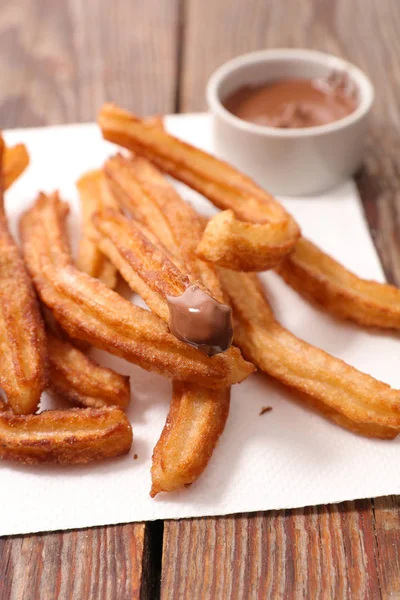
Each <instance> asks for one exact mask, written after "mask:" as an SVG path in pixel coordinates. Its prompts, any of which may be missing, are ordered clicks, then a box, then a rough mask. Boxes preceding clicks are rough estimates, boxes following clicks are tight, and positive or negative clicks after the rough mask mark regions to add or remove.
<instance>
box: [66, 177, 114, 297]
mask: <svg viewBox="0 0 400 600" xmlns="http://www.w3.org/2000/svg"><path fill="white" fill-rule="evenodd" d="M76 186H77V188H78V191H79V197H80V202H81V210H82V237H81V240H80V243H79V251H78V258H77V260H76V266H77V267H78V269H80V270H81V271H83V272H84V273H87V274H88V275H90V276H91V277H96V278H97V279H100V281H102V282H103V283H105V285H106V286H107V287H109V288H110V289H114V288H115V286H116V285H117V271H116V269H115V267H114V265H112V264H111V263H110V261H109V260H107V258H106V257H105V256H104V254H103V253H102V252H101V251H100V250H99V248H98V245H97V239H96V238H97V236H96V230H95V228H94V227H93V224H92V217H93V215H94V214H95V213H97V212H101V211H102V210H104V208H106V207H112V208H115V209H117V208H118V203H117V201H116V200H115V199H114V197H113V195H112V194H111V192H110V191H109V189H108V186H107V182H106V180H105V177H104V175H103V173H102V171H90V172H89V173H85V175H83V176H82V177H81V178H80V179H79V180H78V181H77V183H76Z"/></svg>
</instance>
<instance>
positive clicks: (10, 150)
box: [3, 144, 29, 190]
mask: <svg viewBox="0 0 400 600" xmlns="http://www.w3.org/2000/svg"><path fill="white" fill-rule="evenodd" d="M28 165H29V154H28V151H27V149H26V147H25V146H24V144H17V145H16V146H12V147H6V148H5V151H4V164H3V177H4V189H5V190H7V189H8V188H9V187H10V186H11V185H12V184H13V183H14V181H15V180H16V179H18V177H19V176H20V175H22V173H23V172H24V171H25V169H26V167H27V166H28Z"/></svg>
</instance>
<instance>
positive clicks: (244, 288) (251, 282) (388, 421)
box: [221, 270, 400, 439]
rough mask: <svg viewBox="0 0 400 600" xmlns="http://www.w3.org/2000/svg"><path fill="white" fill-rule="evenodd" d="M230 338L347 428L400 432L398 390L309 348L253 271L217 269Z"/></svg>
mask: <svg viewBox="0 0 400 600" xmlns="http://www.w3.org/2000/svg"><path fill="white" fill-rule="evenodd" d="M221 276H222V282H223V285H224V287H225V290H226V291H227V293H228V295H229V298H230V300H231V303H232V307H233V310H234V317H235V342H236V343H237V344H238V345H239V347H240V348H241V349H242V352H243V353H244V355H245V356H246V357H247V358H248V359H249V360H251V361H252V362H254V364H255V365H256V366H257V367H258V368H259V369H261V370H262V371H264V372H265V373H267V374H268V375H270V376H271V377H274V378H275V379H278V380H279V381H280V382H282V383H283V384H284V385H286V386H288V387H289V388H290V389H291V390H295V391H296V392H297V395H299V396H300V398H301V399H304V400H306V401H307V402H308V403H309V404H311V405H312V406H314V407H315V408H317V409H318V410H319V411H320V412H322V413H323V414H324V415H325V416H327V417H328V418H330V419H331V420H333V421H335V422H337V423H339V424H340V425H342V426H344V427H347V428H348V429H350V430H351V431H354V432H356V433H361V434H363V435H366V436H370V437H377V438H383V439H391V438H394V437H396V435H397V434H398V433H399V431H400V391H399V390H394V389H392V388H391V387H390V386H388V385H387V384H385V383H382V382H381V381H378V380H376V379H374V378H373V377H371V376H370V375H366V374H365V373H361V372H360V371H358V370H357V369H355V368H354V367H351V366H350V365H348V364H346V363H345V362H343V361H342V360H340V359H338V358H334V357H333V356H330V355H329V354H327V353H326V352H324V351H323V350H320V349H319V348H316V347H315V346H311V344H307V343H306V342H303V341H302V340H300V339H298V338H297V337H295V336H294V335H293V334H291V333H290V332H289V331H287V330H286V329H284V328H283V327H282V326H281V325H280V324H279V323H278V322H277V321H276V319H275V317H274V315H273V313H272V310H271V307H270V306H269V303H268V301H267V299H266V297H265V295H264V293H263V290H262V287H261V284H260V282H259V280H258V279H257V277H256V276H255V275H251V274H246V273H233V272H229V271H225V270H222V271H221Z"/></svg>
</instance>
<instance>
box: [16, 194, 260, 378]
mask: <svg viewBox="0 0 400 600" xmlns="http://www.w3.org/2000/svg"><path fill="white" fill-rule="evenodd" d="M65 213H66V210H65V205H64V204H63V203H61V202H60V201H58V199H57V198H51V197H45V196H42V197H40V198H39V199H38V201H37V202H36V204H35V205H34V207H33V208H31V209H30V210H29V211H27V212H26V213H25V214H24V215H23V217H22V219H21V222H20V230H21V239H22V243H23V250H24V255H25V260H26V263H27V266H28V269H29V271H30V273H31V275H32V277H33V280H34V283H35V286H36V289H37V292H38V294H39V296H40V298H41V300H42V302H43V303H44V304H46V305H47V306H48V307H49V308H50V309H51V310H52V312H53V315H54V317H55V318H56V320H57V321H58V322H59V323H60V325H61V326H62V327H63V329H64V330H65V331H66V332H67V333H68V335H70V336H71V337H72V338H77V339H82V340H84V341H87V342H89V343H91V344H92V345H94V346H96V347H98V348H100V349H103V350H107V351H109V352H111V353H112V354H116V355H117V356H121V357H122V358H125V359H126V360H129V361H130V362H134V363H135V364H138V365H139V366H141V367H142V368H144V369H146V370H149V371H153V372H156V373H159V374H161V375H164V376H165V377H172V378H175V379H179V380H186V381H191V382H197V383H199V384H202V385H204V386H205V387H225V386H226V385H229V384H232V383H237V382H239V381H242V380H243V379H245V378H246V377H247V376H248V375H249V373H250V372H251V371H252V370H253V367H252V365H250V364H249V363H246V362H245V361H244V360H243V359H242V357H241V356H240V353H239V351H238V350H237V349H236V348H231V349H230V350H229V351H227V352H224V353H221V354H218V355H216V356H213V357H212V358H209V357H207V356H205V355H203V354H202V353H201V352H200V351H199V350H196V349H195V348H192V347H190V346H189V345H187V344H185V343H183V342H180V341H179V340H177V339H176V338H175V337H174V336H173V335H172V334H170V333H169V332H168V328H167V326H166V324H165V323H163V322H162V321H161V320H160V319H159V318H158V317H157V316H156V315H153V314H151V313H150V312H149V311H146V310H144V309H141V308H139V307H137V306H134V305H132V304H131V303H130V302H128V301H127V300H125V299H124V298H122V297H121V296H119V295H118V294H116V293H115V292H113V291H112V290H109V289H108V288H107V287H106V286H105V285H104V284H102V283H101V282H100V281H98V280H95V279H93V278H91V277H89V276H88V275H86V274H85V273H81V272H80V271H78V270H77V269H75V268H74V267H73V266H72V265H71V264H70V260H71V259H70V256H69V254H67V253H66V252H65V251H64V250H63V248H62V245H63V244H62V241H63V239H64V237H65V235H64V231H65V229H64V226H65V224H64V221H65Z"/></svg>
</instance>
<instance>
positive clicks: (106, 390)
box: [47, 331, 130, 409]
mask: <svg viewBox="0 0 400 600" xmlns="http://www.w3.org/2000/svg"><path fill="white" fill-rule="evenodd" d="M47 347H48V352H49V385H48V388H49V390H50V391H51V392H53V393H54V394H56V395H57V396H60V397H62V398H64V399H65V400H68V402H71V403H72V404H78V405H80V406H85V407H88V408H101V407H103V406H118V407H119V408H122V409H124V408H126V407H127V406H128V404H129V400H130V386H129V377H126V376H124V375H120V374H119V373H116V372H115V371H113V370H112V369H108V368H106V367H101V366H100V365H99V364H97V363H96V362H95V361H94V360H93V359H91V358H89V357H88V356H86V354H84V353H83V352H81V351H80V350H78V348H75V347H74V346H73V345H72V344H71V343H70V342H68V341H66V340H61V339H60V338H58V337H56V336H55V335H53V334H52V333H51V332H49V331H48V332H47Z"/></svg>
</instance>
